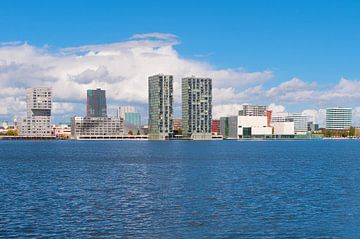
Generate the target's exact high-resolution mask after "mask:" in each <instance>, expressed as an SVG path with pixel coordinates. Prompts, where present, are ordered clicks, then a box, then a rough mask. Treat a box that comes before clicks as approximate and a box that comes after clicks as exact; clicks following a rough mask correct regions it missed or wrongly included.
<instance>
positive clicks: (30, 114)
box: [20, 87, 52, 137]
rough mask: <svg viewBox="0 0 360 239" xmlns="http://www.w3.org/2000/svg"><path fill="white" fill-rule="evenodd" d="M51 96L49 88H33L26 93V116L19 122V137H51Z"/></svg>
mask: <svg viewBox="0 0 360 239" xmlns="http://www.w3.org/2000/svg"><path fill="white" fill-rule="evenodd" d="M51 107H52V94H51V88H50V87H35V88H30V89H27V91H26V108H27V116H26V118H23V119H22V120H21V122H20V135H21V136H30V137H49V136H51V132H52V130H51Z"/></svg>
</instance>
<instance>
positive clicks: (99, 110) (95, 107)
mask: <svg viewBox="0 0 360 239" xmlns="http://www.w3.org/2000/svg"><path fill="white" fill-rule="evenodd" d="M86 116H87V117H106V116H107V113H106V96H105V90H102V89H100V88H98V89H96V90H87V100H86Z"/></svg>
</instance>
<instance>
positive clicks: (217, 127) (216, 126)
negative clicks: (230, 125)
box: [211, 119, 220, 135]
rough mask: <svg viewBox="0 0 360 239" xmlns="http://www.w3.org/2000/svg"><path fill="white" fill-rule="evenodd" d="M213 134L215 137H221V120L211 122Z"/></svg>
mask: <svg viewBox="0 0 360 239" xmlns="http://www.w3.org/2000/svg"><path fill="white" fill-rule="evenodd" d="M211 133H212V134H213V135H220V120H215V119H213V120H212V121H211Z"/></svg>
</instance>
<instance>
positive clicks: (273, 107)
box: [268, 103, 285, 115]
mask: <svg viewBox="0 0 360 239" xmlns="http://www.w3.org/2000/svg"><path fill="white" fill-rule="evenodd" d="M268 109H269V110H271V111H272V113H273V114H274V115H275V114H277V113H283V112H285V106H283V105H277V104H274V103H271V104H270V105H269V106H268Z"/></svg>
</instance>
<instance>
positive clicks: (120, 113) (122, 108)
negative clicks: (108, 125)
mask: <svg viewBox="0 0 360 239" xmlns="http://www.w3.org/2000/svg"><path fill="white" fill-rule="evenodd" d="M135 112H137V111H136V109H135V107H134V106H120V107H119V108H118V109H117V117H118V118H122V119H125V113H135Z"/></svg>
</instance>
